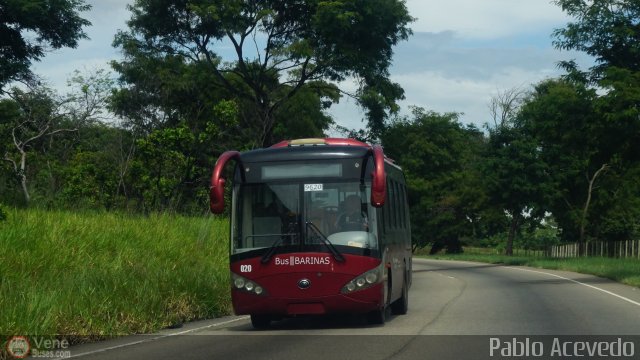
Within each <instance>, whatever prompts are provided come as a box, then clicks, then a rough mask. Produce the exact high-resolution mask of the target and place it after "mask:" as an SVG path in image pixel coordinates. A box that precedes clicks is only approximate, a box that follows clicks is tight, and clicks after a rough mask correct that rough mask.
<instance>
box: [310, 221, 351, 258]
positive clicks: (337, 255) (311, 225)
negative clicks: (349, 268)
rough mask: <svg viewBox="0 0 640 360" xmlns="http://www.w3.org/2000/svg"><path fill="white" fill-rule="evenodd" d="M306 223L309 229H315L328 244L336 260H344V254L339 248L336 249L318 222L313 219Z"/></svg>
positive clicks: (324, 242)
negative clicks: (319, 227)
mask: <svg viewBox="0 0 640 360" xmlns="http://www.w3.org/2000/svg"><path fill="white" fill-rule="evenodd" d="M306 224H307V229H308V228H311V229H313V231H314V232H315V233H316V234H317V235H318V237H319V238H320V240H321V241H322V243H323V244H325V245H327V248H329V251H331V254H333V257H334V258H335V259H336V261H338V262H344V256H342V254H341V253H340V252H339V251H338V249H336V248H335V246H333V244H332V243H331V241H329V239H327V237H326V236H325V235H324V234H323V233H322V231H320V229H318V227H317V226H316V224H314V223H312V222H311V221H307V222H306Z"/></svg>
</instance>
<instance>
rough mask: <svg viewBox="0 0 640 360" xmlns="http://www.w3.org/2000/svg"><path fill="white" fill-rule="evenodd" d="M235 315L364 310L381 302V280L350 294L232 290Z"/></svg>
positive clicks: (380, 306) (326, 312) (371, 308)
mask: <svg viewBox="0 0 640 360" xmlns="http://www.w3.org/2000/svg"><path fill="white" fill-rule="evenodd" d="M231 297H232V300H233V308H234V310H235V313H236V314H237V315H245V314H270V315H279V316H296V315H321V314H331V313H367V312H370V311H373V310H379V309H381V308H382V306H383V298H384V288H383V285H382V283H380V284H376V285H374V286H372V287H370V288H367V289H363V290H359V291H355V292H352V293H349V294H335V295H327V296H317V297H299V298H278V297H272V296H268V295H267V296H258V295H254V294H250V293H246V292H242V291H238V290H235V289H234V290H232V291H231Z"/></svg>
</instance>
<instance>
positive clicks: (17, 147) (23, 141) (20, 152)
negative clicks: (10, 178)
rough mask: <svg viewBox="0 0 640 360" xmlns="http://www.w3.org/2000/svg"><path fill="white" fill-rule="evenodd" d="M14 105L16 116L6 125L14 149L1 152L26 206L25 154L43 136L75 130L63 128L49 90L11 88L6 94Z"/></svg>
mask: <svg viewBox="0 0 640 360" xmlns="http://www.w3.org/2000/svg"><path fill="white" fill-rule="evenodd" d="M9 96H10V98H11V99H12V101H13V103H14V111H15V112H17V114H16V115H17V116H15V115H14V116H13V117H12V118H11V119H10V120H11V121H13V122H12V123H11V124H7V127H9V128H10V132H11V141H12V145H13V148H12V149H11V150H7V151H6V152H5V153H4V157H3V159H4V160H5V161H7V162H9V163H10V164H11V166H12V170H13V172H14V174H15V175H16V177H17V178H18V179H19V181H20V187H21V189H22V193H23V196H24V202H25V203H26V204H28V203H29V200H30V199H31V196H30V195H29V188H28V186H27V180H28V175H27V154H28V151H29V149H30V148H31V147H33V145H34V143H35V142H37V141H40V140H42V139H43V138H45V137H48V136H52V135H54V134H57V133H61V132H64V131H76V130H77V128H66V127H63V125H62V123H63V115H62V114H60V113H59V109H60V106H61V104H60V103H57V102H56V100H55V99H54V98H53V94H52V92H51V90H49V89H47V88H43V87H38V88H35V89H33V90H32V91H29V92H25V91H22V90H19V89H17V88H14V89H13V90H12V91H11V93H10V94H9ZM14 154H15V155H14Z"/></svg>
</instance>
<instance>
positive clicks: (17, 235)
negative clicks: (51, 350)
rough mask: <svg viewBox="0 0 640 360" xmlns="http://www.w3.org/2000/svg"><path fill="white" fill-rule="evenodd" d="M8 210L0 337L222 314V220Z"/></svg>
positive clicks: (0, 276) (134, 328) (225, 306)
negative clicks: (1, 335)
mask: <svg viewBox="0 0 640 360" xmlns="http://www.w3.org/2000/svg"><path fill="white" fill-rule="evenodd" d="M7 215H8V218H7V220H6V221H3V222H0V259H1V260H0V294H1V295H0V334H24V335H27V334H28V335H52V334H64V335H77V336H91V337H98V338H99V337H107V336H112V335H122V334H132V333H145V332H151V331H155V330H158V329H160V328H164V327H167V326H171V325H174V324H176V323H180V322H183V321H189V320H194V319H203V318H213V317H217V316H220V315H223V314H228V313H229V312H230V300H229V286H228V284H229V280H228V278H229V271H228V251H227V249H228V224H227V220H226V219H218V218H214V217H211V216H207V217H202V218H187V217H180V216H171V215H151V216H149V217H143V216H130V215H124V214H114V213H106V212H99V213H71V212H59V211H53V212H52V211H42V210H8V211H7Z"/></svg>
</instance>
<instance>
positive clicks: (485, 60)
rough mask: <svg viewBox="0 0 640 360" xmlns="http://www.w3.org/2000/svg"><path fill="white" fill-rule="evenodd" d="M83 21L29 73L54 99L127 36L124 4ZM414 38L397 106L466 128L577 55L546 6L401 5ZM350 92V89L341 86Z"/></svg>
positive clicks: (347, 104) (108, 0)
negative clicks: (498, 99)
mask: <svg viewBox="0 0 640 360" xmlns="http://www.w3.org/2000/svg"><path fill="white" fill-rule="evenodd" d="M87 2H88V3H90V4H92V5H93V9H92V10H91V11H90V12H88V13H86V14H85V16H86V18H88V19H89V20H90V21H91V22H92V24H93V25H92V26H91V27H89V28H87V29H86V32H87V34H88V35H89V37H90V40H83V41H82V42H81V43H80V45H79V47H78V48H77V49H64V50H59V51H56V52H54V53H51V54H49V55H47V57H46V58H45V59H43V61H42V62H40V63H36V64H35V65H34V67H33V69H34V71H35V72H36V73H38V74H40V75H42V76H44V77H45V78H46V79H48V81H49V82H50V83H51V84H52V86H54V87H55V88H57V89H58V90H60V91H64V87H65V84H66V79H67V78H68V77H69V75H70V74H71V73H72V72H73V70H75V69H78V70H81V71H82V70H85V69H86V70H91V69H94V68H101V67H102V68H108V62H109V61H110V60H112V59H118V58H119V56H120V54H119V53H118V51H117V50H116V49H113V48H112V47H111V43H112V41H113V36H114V34H115V33H116V31H117V30H118V29H125V28H126V25H125V21H126V20H127V19H128V18H129V12H128V11H127V10H126V4H127V3H129V2H130V0H89V1H87ZM407 7H408V8H409V12H410V14H411V15H412V16H413V17H414V18H416V19H417V20H416V21H415V22H414V23H412V24H411V28H412V29H413V32H414V34H413V36H412V37H411V38H410V39H409V40H408V41H405V42H403V43H401V44H399V45H398V46H397V47H396V49H395V56H394V63H393V66H392V68H391V77H392V80H393V81H395V82H398V83H399V84H400V85H402V87H403V88H404V90H405V95H406V100H404V101H403V102H402V103H401V105H402V108H403V112H408V108H409V106H410V105H416V106H421V107H424V108H426V109H428V110H434V111H437V112H461V113H464V115H462V117H461V120H462V122H464V123H473V124H476V125H478V126H481V125H482V124H483V123H485V122H488V121H489V118H488V110H487V104H488V102H489V100H490V99H491V97H492V96H494V95H495V94H496V93H497V92H499V91H504V90H507V89H511V88H514V87H519V88H527V87H529V86H531V84H534V83H537V82H539V81H540V80H543V79H545V78H548V77H553V76H557V75H558V74H560V73H561V72H560V70H559V69H558V68H557V62H558V61H560V60H567V59H576V60H577V61H578V63H580V64H584V65H587V66H588V65H589V64H590V63H591V60H590V59H589V58H587V57H586V56H584V55H583V54H580V53H572V52H566V51H562V52H561V51H559V50H555V49H554V48H553V45H552V38H551V32H552V31H553V30H554V29H556V28H560V27H563V26H564V24H566V23H567V22H568V21H569V20H570V19H568V18H567V17H566V16H565V14H564V13H563V12H562V11H561V10H560V8H559V7H557V6H556V5H554V4H552V3H551V2H550V0H482V1H478V0H446V1H442V0H407ZM347 86H348V84H347ZM331 113H332V115H333V117H334V119H335V120H336V122H337V123H338V124H340V125H343V126H347V127H350V128H354V127H361V126H362V125H363V122H362V117H363V114H362V112H361V111H360V110H359V109H358V108H357V107H356V105H355V104H354V103H353V101H349V100H347V99H344V100H342V101H341V102H340V104H338V105H336V106H335V107H334V108H333V109H332V110H331Z"/></svg>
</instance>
